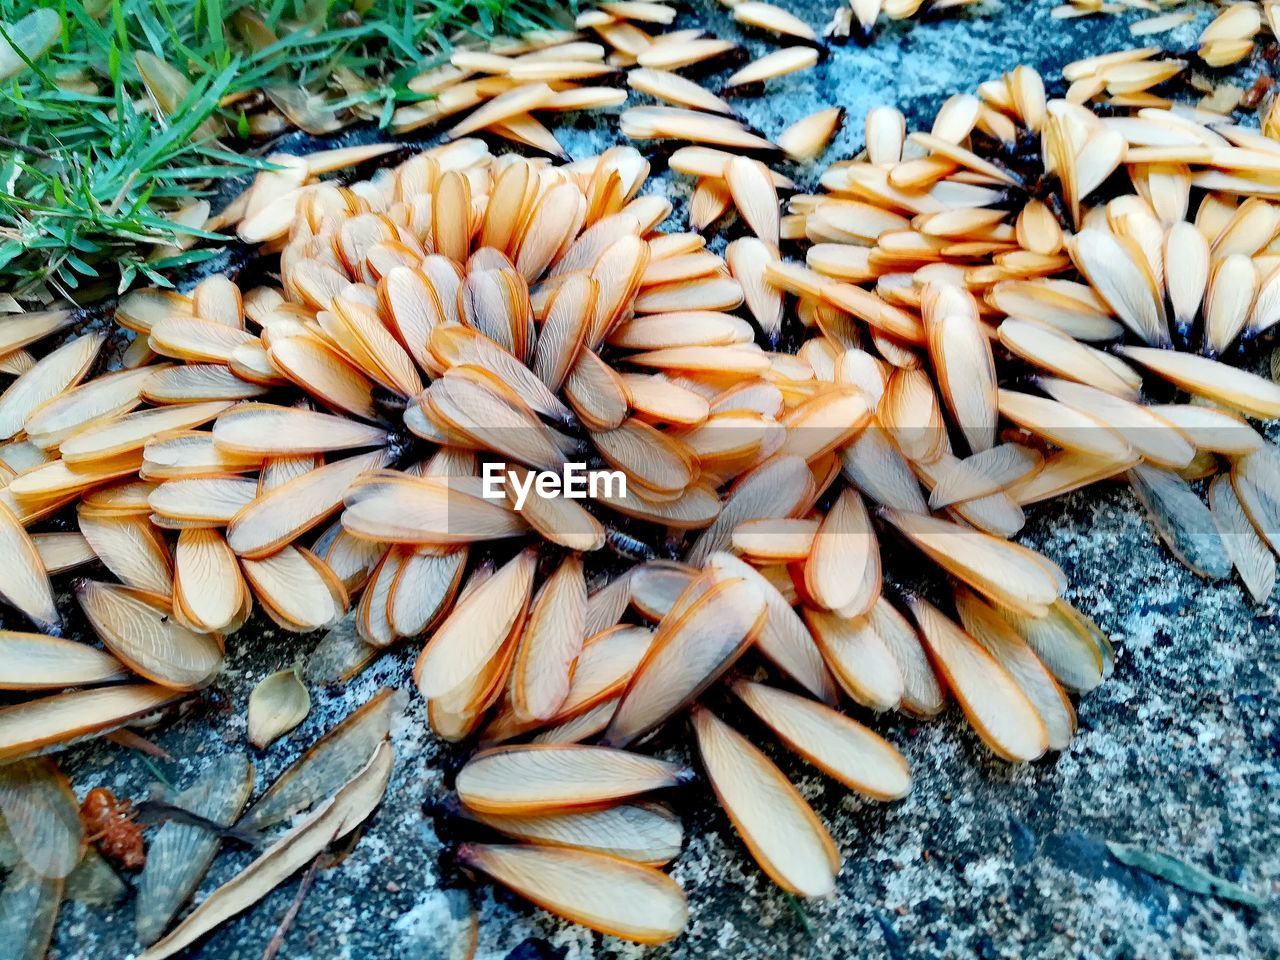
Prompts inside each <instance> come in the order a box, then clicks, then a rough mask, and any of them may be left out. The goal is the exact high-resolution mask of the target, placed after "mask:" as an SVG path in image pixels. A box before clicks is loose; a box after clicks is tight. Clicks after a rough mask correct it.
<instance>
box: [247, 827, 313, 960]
mask: <svg viewBox="0 0 1280 960" xmlns="http://www.w3.org/2000/svg"><path fill="white" fill-rule="evenodd" d="M327 850H328V847H326V848H325V849H324V850H321V851H320V852H319V853H317V854H316V858H315V859H314V860H312V861H311V866H309V867H307V872H306V873H305V874H303V875H302V883H300V884H298V892H297V893H296V894H294V897H293V903H291V904H289V909H288V910H286V911H285V914H284V916H283V917H282V918H281V919H280V926H278V927H276V932H275V933H273V934H272V935H271V942H270V943H268V944H267V949H266V950H264V951H263V953H262V960H274V958H275V955H276V954H277V953H279V952H280V948H281V947H283V946H284V938H285V937H286V936H288V934H289V928H290V927H291V926H293V921H294V920H296V919H297V917H298V911H299V910H301V909H302V901H303V900H304V899H305V898H306V896H307V891H308V890H310V889H311V882H312V881H313V880H315V878H316V871H317V870H319V869H320V860H321V859H322V858H323V857H324V855H325V853H326V851H327Z"/></svg>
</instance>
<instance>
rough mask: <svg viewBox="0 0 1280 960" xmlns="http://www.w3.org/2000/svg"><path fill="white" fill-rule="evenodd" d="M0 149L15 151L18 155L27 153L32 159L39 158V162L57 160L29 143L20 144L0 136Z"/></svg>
mask: <svg viewBox="0 0 1280 960" xmlns="http://www.w3.org/2000/svg"><path fill="white" fill-rule="evenodd" d="M0 147H8V148H9V149H10V150H17V151H18V152H19V153H29V154H31V156H33V157H39V158H40V159H41V160H57V159H58V158H57V157H55V156H54V155H53V154H52V153H50V152H49V151H48V150H41V149H40V148H39V147H33V146H32V145H31V144H29V143H21V142H20V141H18V140H14V139H13V138H12V137H5V136H0Z"/></svg>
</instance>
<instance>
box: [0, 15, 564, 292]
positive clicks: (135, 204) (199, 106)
mask: <svg viewBox="0 0 1280 960" xmlns="http://www.w3.org/2000/svg"><path fill="white" fill-rule="evenodd" d="M564 6H565V5H563V4H558V3H555V2H553V0H52V2H51V0H0V63H3V62H5V61H6V60H8V61H12V63H13V64H14V66H15V69H14V71H13V72H12V75H11V76H9V77H8V78H6V79H4V80H3V82H0V291H5V292H9V293H12V294H13V295H14V296H15V297H17V298H18V299H19V300H26V301H47V300H50V299H53V298H66V299H69V300H71V301H73V302H77V303H84V302H87V301H89V300H92V299H96V298H98V297H100V296H103V295H107V294H110V293H113V292H118V291H123V290H125V289H127V288H128V287H129V286H131V285H132V284H133V283H135V282H144V283H148V284H155V285H159V286H166V285H168V284H169V281H168V279H167V278H166V273H167V272H168V271H170V270H173V269H174V268H178V267H182V266H185V265H188V264H191V263H193V262H196V261H198V260H200V259H204V258H207V257H208V256H210V255H211V252H210V251H209V250H208V248H207V247H205V248H203V249H187V248H188V247H191V246H192V245H193V243H195V242H197V241H200V240H206V241H216V240H218V239H220V237H219V236H218V235H217V234H216V233H211V232H209V231H205V230H202V229H199V228H195V227H191V226H185V225H182V224H179V223H175V222H173V221H172V220H171V219H170V217H171V215H172V214H174V213H175V212H176V211H178V210H180V209H181V208H182V207H184V206H185V205H188V204H190V203H192V202H194V201H197V200H199V199H200V198H201V197H202V196H206V195H208V193H209V192H210V191H211V188H212V186H213V184H214V183H215V181H217V180H219V179H222V178H225V177H234V176H238V175H241V174H244V173H247V172H250V171H252V170H254V169H259V168H261V167H263V166H264V161H262V160H261V159H258V158H257V157H256V156H255V155H254V142H253V140H252V139H251V138H252V136H253V135H254V134H255V133H263V132H265V127H266V126H267V125H265V124H263V125H262V126H263V128H264V129H255V121H256V120H258V119H262V118H263V113H264V111H268V110H270V108H271V106H272V100H271V99H268V98H267V97H266V96H265V95H264V93H263V91H264V90H265V89H267V88H271V91H272V93H273V94H274V95H275V98H276V102H277V103H279V99H278V94H279V91H285V92H290V91H306V92H307V93H308V94H312V95H314V96H313V97H312V98H311V99H310V100H309V101H307V102H308V103H309V104H310V105H311V106H312V107H314V108H315V109H316V110H318V111H319V112H320V113H321V117H320V119H321V120H325V121H331V124H330V125H332V126H334V127H337V126H340V125H342V124H345V123H348V122H351V121H353V120H373V121H380V122H381V123H382V124H383V125H385V124H386V122H387V120H388V119H389V118H390V115H391V112H392V111H393V110H394V109H395V107H396V106H397V105H399V104H402V103H409V102H413V101H414V100H418V99H421V97H419V96H418V95H417V94H414V93H412V92H411V91H409V90H408V88H407V86H406V84H407V82H408V80H409V79H410V78H411V77H412V76H413V75H414V74H415V73H417V72H419V71H420V70H421V69H423V67H424V66H426V65H427V64H428V63H429V62H430V61H431V59H432V58H433V57H438V56H439V54H440V53H441V52H443V51H447V50H448V49H449V47H450V41H451V40H453V41H456V40H457V39H458V38H460V37H464V36H468V35H471V36H479V37H489V36H493V35H496V34H499V33H515V32H520V31H522V30H528V29H533V28H537V27H545V26H549V25H551V24H552V23H553V16H554V14H555V11H557V10H561V11H562V10H563V9H564ZM42 8H52V9H53V10H54V11H56V12H57V14H58V16H59V18H60V19H61V23H62V30H61V33H60V35H59V36H57V38H56V39H54V40H53V43H52V46H51V47H49V48H48V49H47V50H44V49H34V48H33V43H34V41H33V39H32V35H33V33H35V32H38V31H33V30H32V29H28V28H29V27H30V25H31V24H32V23H34V22H36V21H34V20H28V21H26V22H25V24H24V21H23V18H24V17H28V16H29V15H31V14H33V13H35V12H36V11H38V10H40V9H42ZM42 16H44V17H46V18H47V14H46V15H42ZM46 22H48V21H47V20H46ZM50 38H51V39H52V37H50ZM11 52H16V54H17V59H14V58H13V57H12V56H9V54H10V53H11ZM139 54H141V56H139ZM149 55H150V56H149ZM153 58H154V59H153ZM157 60H158V61H161V62H160V63H158V64H157ZM140 63H141V64H142V67H143V70H146V75H145V78H144V73H143V72H142V71H141V70H140V69H139V64H140ZM301 99H304V100H306V98H305V97H304V98H301Z"/></svg>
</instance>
